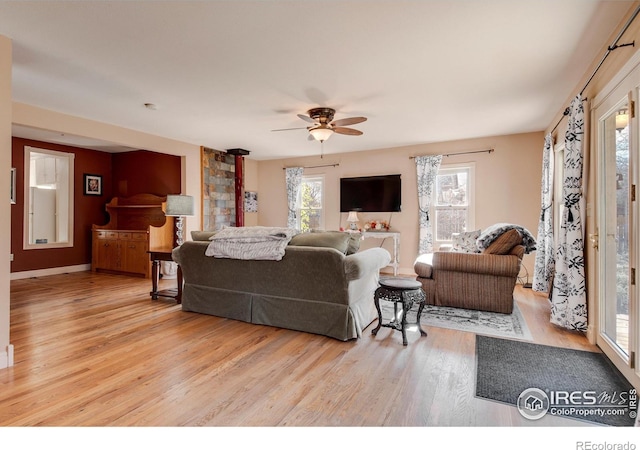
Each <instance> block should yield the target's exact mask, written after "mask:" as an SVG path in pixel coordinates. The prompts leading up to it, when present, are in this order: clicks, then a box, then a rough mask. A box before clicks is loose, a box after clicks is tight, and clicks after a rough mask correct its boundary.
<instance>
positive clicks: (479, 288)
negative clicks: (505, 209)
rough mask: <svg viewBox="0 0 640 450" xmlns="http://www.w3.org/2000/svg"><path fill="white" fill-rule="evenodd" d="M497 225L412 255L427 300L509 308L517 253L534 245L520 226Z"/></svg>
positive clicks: (504, 310) (508, 310)
mask: <svg viewBox="0 0 640 450" xmlns="http://www.w3.org/2000/svg"><path fill="white" fill-rule="evenodd" d="M500 225H501V226H496V227H491V229H488V230H487V231H486V232H484V234H483V233H481V232H480V230H477V231H475V232H469V233H464V234H462V236H459V237H460V238H461V239H460V241H458V242H456V241H455V239H454V245H453V247H452V248H451V249H450V250H449V251H438V252H434V253H428V254H423V255H420V256H418V258H417V259H416V261H415V263H414V271H415V272H416V275H417V277H416V280H418V281H420V283H421V284H422V288H423V289H424V291H425V293H426V295H427V303H428V304H431V305H436V306H449V307H455V308H465V309H474V310H480V311H492V312H498V313H505V314H511V313H512V312H513V291H514V288H515V285H516V281H517V278H518V273H519V272H520V266H521V262H522V257H523V255H524V254H525V253H526V252H529V251H532V250H534V249H535V247H534V244H535V239H533V237H532V236H531V234H530V233H529V232H528V231H527V230H526V229H523V228H521V227H517V226H505V225H502V224H500ZM489 233H491V236H490V239H488V238H487V237H486V236H489Z"/></svg>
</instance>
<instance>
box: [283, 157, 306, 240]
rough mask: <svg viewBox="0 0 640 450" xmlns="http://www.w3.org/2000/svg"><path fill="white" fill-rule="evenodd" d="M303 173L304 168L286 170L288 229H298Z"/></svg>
mask: <svg viewBox="0 0 640 450" xmlns="http://www.w3.org/2000/svg"><path fill="white" fill-rule="evenodd" d="M303 172H304V168H303V167H288V168H287V169H285V178H286V182H287V205H288V208H289V214H288V216H287V228H296V210H297V209H298V194H299V193H300V185H301V184H302V173H303Z"/></svg>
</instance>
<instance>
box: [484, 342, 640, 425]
mask: <svg viewBox="0 0 640 450" xmlns="http://www.w3.org/2000/svg"><path fill="white" fill-rule="evenodd" d="M525 391H526V392H525ZM635 395H636V391H635V389H633V387H632V386H631V384H630V383H629V382H628V381H627V380H626V379H625V378H624V377H623V376H622V374H621V373H620V371H618V369H617V368H616V367H615V366H614V365H613V364H612V363H611V362H610V361H609V360H608V359H607V358H606V357H605V356H604V355H603V354H602V353H594V352H587V351H580V350H571V349H566V348H558V347H550V346H547V345H540V344H532V343H530V342H523V341H515V340H508V339H498V338H492V337H487V336H476V396H477V397H481V398H485V399H489V400H496V401H499V402H503V403H507V404H511V405H515V406H517V408H518V410H519V411H520V413H521V414H522V415H523V416H524V417H527V418H529V419H531V420H536V419H538V418H541V417H543V416H544V415H545V414H552V415H558V416H563V417H571V418H575V419H580V420H587V421H590V422H597V423H601V424H605V425H613V426H632V425H633V424H634V421H635V417H636V412H637V397H635Z"/></svg>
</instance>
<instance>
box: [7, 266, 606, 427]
mask: <svg viewBox="0 0 640 450" xmlns="http://www.w3.org/2000/svg"><path fill="white" fill-rule="evenodd" d="M174 283H175V280H161V285H160V288H161V289H164V288H169V287H172V284H174ZM149 290H150V282H149V280H145V279H139V278H131V277H125V276H119V275H112V274H95V273H91V272H79V273H73V274H63V275H54V276H47V277H39V278H32V279H24V280H15V281H12V282H11V329H10V332H11V337H10V339H11V343H12V344H13V345H14V347H15V355H14V357H15V365H14V366H13V367H11V368H8V369H4V370H0V387H1V390H0V425H2V426H33V425H44V426H107V425H111V426H261V427H264V426H267V427H269V426H513V425H517V426H536V425H545V426H583V425H584V422H578V421H572V420H568V419H559V418H556V417H545V418H544V419H543V420H541V421H539V423H531V422H528V421H527V420H526V419H524V418H522V417H521V416H520V415H519V414H518V412H517V410H516V409H515V408H514V407H513V406H509V405H503V404H499V403H496V402H491V401H487V400H483V399H479V398H476V397H475V395H474V392H475V337H474V335H473V334H472V333H465V332H460V331H453V330H447V329H442V328H435V327H426V328H427V332H428V334H429V335H428V337H426V338H425V337H420V336H419V334H418V333H409V334H408V338H409V345H408V346H406V347H404V346H403V345H402V339H401V336H400V333H398V332H395V331H394V330H391V329H388V328H383V329H382V330H380V332H379V333H378V335H377V336H372V335H371V332H370V328H368V329H367V330H365V333H364V336H363V337H362V338H361V339H358V340H354V341H349V342H340V341H337V340H335V339H331V338H327V337H323V336H317V335H313V334H308V333H301V332H296V331H291V330H284V329H279V328H274V327H267V326H259V325H251V324H246V323H243V322H239V321H234V320H229V319H223V318H219V317H214V316H207V315H201V314H195V313H188V312H183V311H182V310H181V308H180V306H179V305H176V304H175V302H174V301H172V300H170V299H160V300H158V301H152V300H151V299H150V297H149ZM516 299H517V301H518V304H519V305H520V308H521V310H522V311H523V314H524V316H525V319H526V321H527V323H528V325H529V328H530V329H531V332H532V335H533V337H534V340H535V341H536V342H538V343H543V344H547V345H557V346H563V347H569V348H577V349H586V350H592V351H596V350H597V349H596V348H594V347H593V346H591V345H589V343H588V342H587V340H586V338H585V337H584V336H583V335H582V334H579V333H572V332H568V331H564V330H561V329H559V328H557V327H555V326H553V325H550V324H549V320H548V318H549V315H548V314H549V313H548V311H549V302H548V300H547V299H546V297H545V296H543V295H540V294H536V293H535V292H532V291H531V290H530V289H522V288H520V287H518V288H517V290H516ZM497 382H499V380H497Z"/></svg>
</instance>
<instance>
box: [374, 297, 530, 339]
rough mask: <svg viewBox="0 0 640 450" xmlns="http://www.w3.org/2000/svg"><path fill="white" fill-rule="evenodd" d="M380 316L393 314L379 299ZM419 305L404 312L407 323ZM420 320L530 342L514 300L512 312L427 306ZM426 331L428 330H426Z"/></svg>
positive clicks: (413, 319) (428, 324) (386, 304)
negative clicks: (502, 312)
mask: <svg viewBox="0 0 640 450" xmlns="http://www.w3.org/2000/svg"><path fill="white" fill-rule="evenodd" d="M380 303H381V304H380V308H381V310H382V317H383V320H384V321H388V320H389V319H390V318H392V317H393V304H392V303H390V302H380ZM417 311H418V305H413V308H411V310H409V312H408V313H407V322H410V323H415V321H416V316H417ZM420 322H421V323H422V325H425V326H427V327H438V328H448V329H450V330H458V331H466V332H469V333H475V334H481V335H486V336H495V337H504V338H509V339H522V340H526V341H533V337H532V336H531V332H530V331H529V328H528V327H527V322H526V321H525V320H524V317H523V316H522V313H521V312H520V309H519V308H518V305H517V303H516V304H514V308H513V313H512V314H501V313H494V312H487V311H475V310H472V309H461V308H449V307H447V306H433V305H426V306H425V308H424V310H423V311H422V317H421V320H420ZM426 331H427V333H428V332H429V330H428V329H427V330H426Z"/></svg>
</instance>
